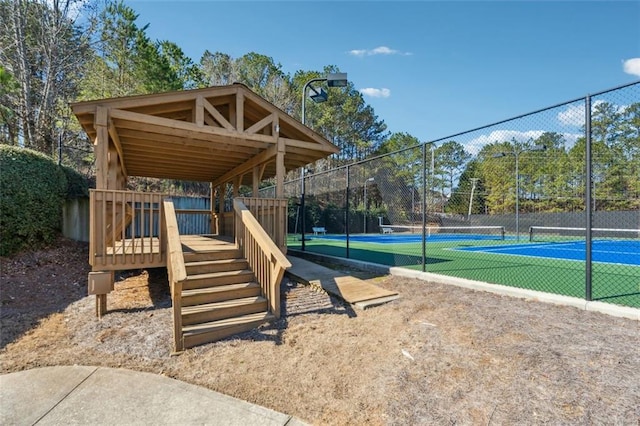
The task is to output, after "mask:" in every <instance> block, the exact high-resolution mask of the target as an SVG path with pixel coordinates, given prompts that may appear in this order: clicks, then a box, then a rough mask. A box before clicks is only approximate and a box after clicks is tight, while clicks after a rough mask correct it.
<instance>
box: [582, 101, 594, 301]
mask: <svg viewBox="0 0 640 426" xmlns="http://www.w3.org/2000/svg"><path fill="white" fill-rule="evenodd" d="M584 110H585V126H584V133H585V155H586V157H587V158H586V163H587V164H586V172H585V174H586V176H585V199H584V203H585V220H586V224H585V230H586V241H585V245H586V247H585V248H586V250H585V299H587V300H588V301H591V300H592V293H591V284H592V282H591V237H592V235H591V226H592V224H593V217H592V214H591V213H592V212H591V209H592V206H591V195H592V194H591V188H592V186H593V182H592V176H591V173H592V171H591V168H592V165H593V162H592V152H591V95H587V97H586V98H585V106H584Z"/></svg>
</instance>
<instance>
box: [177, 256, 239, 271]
mask: <svg viewBox="0 0 640 426" xmlns="http://www.w3.org/2000/svg"><path fill="white" fill-rule="evenodd" d="M184 266H185V268H186V269H187V275H196V274H204V273H211V272H228V271H237V270H245V269H247V267H248V265H247V261H246V260H245V259H220V260H201V261H195V262H185V264H184Z"/></svg>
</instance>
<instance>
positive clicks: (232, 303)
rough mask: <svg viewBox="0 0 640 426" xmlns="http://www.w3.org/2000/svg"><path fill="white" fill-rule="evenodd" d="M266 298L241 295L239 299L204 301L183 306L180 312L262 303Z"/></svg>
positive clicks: (191, 312)
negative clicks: (203, 302)
mask: <svg viewBox="0 0 640 426" xmlns="http://www.w3.org/2000/svg"><path fill="white" fill-rule="evenodd" d="M266 301H267V299H265V298H264V297H262V296H254V297H243V298H241V299H231V300H225V301H222V302H213V303H205V304H202V305H194V306H183V307H182V314H183V315H185V314H186V315H188V314H195V313H199V312H206V311H210V310H213V309H222V308H231V307H236V306H241V305H249V304H253V303H264V302H266Z"/></svg>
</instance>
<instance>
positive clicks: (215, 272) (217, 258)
mask: <svg viewBox="0 0 640 426" xmlns="http://www.w3.org/2000/svg"><path fill="white" fill-rule="evenodd" d="M180 240H181V244H182V247H183V257H184V265H185V269H186V273H187V276H186V280H184V281H183V283H182V292H181V301H180V306H181V311H180V316H181V323H182V339H183V342H184V343H183V344H184V347H185V348H189V347H193V346H196V345H200V344H204V343H209V342H213V341H216V340H219V339H223V338H225V337H228V336H231V335H233V334H236V333H241V332H243V331H247V330H251V329H253V328H255V327H257V326H258V325H260V324H262V323H264V322H267V321H271V320H274V319H275V316H274V315H272V314H271V313H269V309H268V304H267V299H265V298H264V297H263V296H262V294H261V293H262V290H261V287H260V285H259V284H258V283H257V282H256V280H255V276H254V274H253V272H252V271H251V270H250V269H249V266H248V264H247V261H246V260H245V259H244V258H243V257H242V253H241V252H240V250H239V249H238V248H237V247H236V245H235V244H234V243H231V242H226V241H223V240H220V239H214V238H212V237H208V236H181V237H180Z"/></svg>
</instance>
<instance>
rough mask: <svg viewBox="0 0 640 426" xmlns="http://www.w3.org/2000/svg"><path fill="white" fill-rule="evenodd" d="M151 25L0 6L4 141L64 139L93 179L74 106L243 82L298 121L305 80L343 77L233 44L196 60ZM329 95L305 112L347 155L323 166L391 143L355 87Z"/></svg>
mask: <svg viewBox="0 0 640 426" xmlns="http://www.w3.org/2000/svg"><path fill="white" fill-rule="evenodd" d="M149 25H150V24H142V23H140V22H139V15H138V14H137V13H136V12H135V10H134V9H133V8H131V7H130V6H128V5H126V4H124V3H123V2H122V1H114V0H107V1H106V2H99V0H92V1H89V2H86V1H80V0H54V1H50V0H0V82H1V87H2V89H1V91H0V101H1V103H0V142H1V143H3V144H8V145H19V146H23V147H26V148H31V149H34V150H36V151H40V152H42V153H45V154H47V155H50V156H53V157H55V156H56V155H57V146H58V142H59V138H63V143H64V146H65V151H64V152H65V161H66V162H68V163H69V164H70V165H72V166H74V167H77V168H80V169H86V170H87V174H91V173H92V172H93V170H91V167H92V164H93V154H92V152H91V144H90V141H88V140H86V136H84V135H83V133H82V132H81V129H80V127H79V125H78V123H77V122H76V121H75V119H74V117H73V115H72V113H71V111H70V109H69V107H68V105H69V103H70V102H76V101H83V100H93V99H101V98H110V97H120V96H129V95H138V94H149V93H160V92H166V91H173V90H183V89H193V88H201V87H208V86H216V85H227V84H232V83H234V82H241V83H243V84H245V85H247V86H248V87H249V88H251V89H252V90H253V91H255V92H256V93H258V94H259V95H260V96H262V97H264V98H265V99H267V100H268V101H270V102H271V103H273V104H274V105H275V106H277V107H279V108H280V109H282V110H283V111H285V112H286V113H288V114H290V115H292V116H293V117H295V118H298V119H299V118H300V110H301V105H300V104H301V91H302V87H303V86H304V84H305V82H306V81H308V80H309V79H311V78H316V77H320V76H323V75H325V74H326V73H329V72H339V71H340V70H339V69H338V68H337V67H336V66H334V65H327V66H326V67H324V69H322V70H298V71H296V72H295V73H293V75H291V74H288V73H286V72H285V71H284V70H283V68H282V65H281V64H279V63H277V62H276V61H275V60H274V59H273V58H272V57H269V56H266V55H262V54H260V53H257V52H249V53H247V54H245V55H243V56H241V57H238V58H234V57H232V56H230V55H229V54H226V53H224V52H223V50H224V46H212V47H211V50H206V51H205V52H204V53H203V54H202V57H201V58H200V60H199V62H194V61H193V60H192V59H191V58H189V57H188V56H187V55H185V53H184V51H183V50H182V48H181V47H180V46H178V45H177V44H176V43H174V42H172V41H169V40H152V39H150V37H149V36H148V34H147V30H148V28H149ZM215 48H219V49H220V50H215ZM330 90H331V91H332V93H331V96H330V97H329V100H328V102H325V103H324V104H318V105H315V104H313V103H312V102H309V107H308V108H307V112H306V122H307V123H308V124H309V125H310V126H311V127H313V128H314V129H315V130H316V131H318V132H320V133H321V134H323V135H324V136H325V137H326V138H327V139H328V140H330V141H331V142H333V143H334V144H336V145H337V146H338V147H340V148H341V150H340V153H339V154H336V155H335V156H333V157H332V158H331V159H330V161H326V162H324V163H322V164H320V167H324V168H328V167H331V166H334V165H338V164H341V163H344V162H350V161H354V160H359V159H363V158H366V157H367V156H369V155H371V154H372V153H373V152H375V151H376V150H378V149H379V148H380V146H381V145H383V144H384V143H385V141H386V140H387V139H388V137H389V134H388V132H387V130H386V125H385V123H384V121H383V120H382V119H380V118H379V117H378V116H376V114H375V111H374V110H373V108H372V107H371V106H370V105H368V104H367V103H366V101H365V100H364V98H363V96H362V94H361V93H360V92H359V91H358V90H356V88H355V87H354V86H353V83H351V82H349V84H348V86H347V87H346V88H343V89H330Z"/></svg>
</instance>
